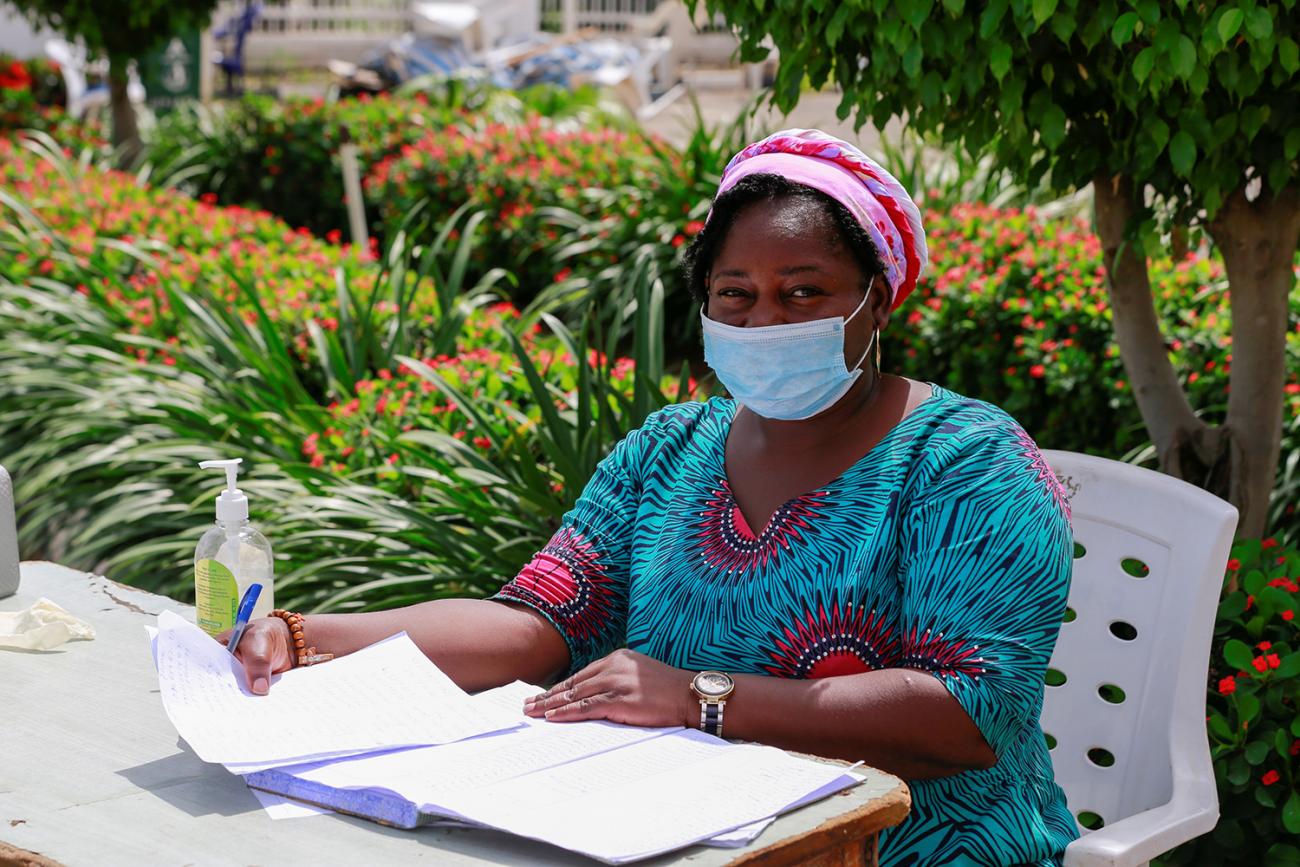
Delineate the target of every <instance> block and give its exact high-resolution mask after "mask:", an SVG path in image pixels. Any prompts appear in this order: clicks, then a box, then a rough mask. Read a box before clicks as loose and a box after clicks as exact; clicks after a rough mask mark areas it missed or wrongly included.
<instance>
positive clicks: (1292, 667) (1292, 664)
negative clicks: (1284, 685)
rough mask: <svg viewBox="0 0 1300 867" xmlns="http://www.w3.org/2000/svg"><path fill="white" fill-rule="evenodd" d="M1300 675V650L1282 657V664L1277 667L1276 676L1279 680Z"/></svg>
mask: <svg viewBox="0 0 1300 867" xmlns="http://www.w3.org/2000/svg"><path fill="white" fill-rule="evenodd" d="M1297 674H1300V650H1297V651H1296V652H1295V653H1288V654H1287V655H1286V656H1284V657H1282V664H1281V665H1279V666H1278V667H1277V671H1276V672H1275V675H1276V676H1277V677H1279V678H1284V677H1295V676H1296V675H1297Z"/></svg>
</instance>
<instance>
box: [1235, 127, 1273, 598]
mask: <svg viewBox="0 0 1300 867" xmlns="http://www.w3.org/2000/svg"><path fill="white" fill-rule="evenodd" d="M1252 108H1253V106H1252ZM1248 112H1249V109H1248V110H1247V111H1246V112H1242V118H1243V122H1244V119H1245V118H1246V117H1247V116H1248ZM1256 129H1258V127H1256ZM1252 135H1253V133H1252ZM1267 583H1268V576H1267V575H1265V574H1264V573H1263V572H1261V571H1259V570H1258V569H1252V570H1250V572H1248V573H1246V577H1245V578H1244V579H1242V582H1241V586H1242V587H1243V588H1245V590H1246V592H1247V593H1249V594H1250V595H1251V596H1258V595H1259V591H1261V590H1263V589H1264V585H1265V584H1267Z"/></svg>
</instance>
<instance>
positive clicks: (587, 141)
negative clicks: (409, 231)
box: [365, 115, 663, 300]
mask: <svg viewBox="0 0 1300 867" xmlns="http://www.w3.org/2000/svg"><path fill="white" fill-rule="evenodd" d="M653 148H654V146H653V145H652V144H651V143H650V142H649V141H648V140H647V139H646V138H645V137H644V136H642V135H640V134H634V133H628V132H624V131H622V130H618V129H609V128H603V129H598V130H591V129H557V128H556V127H555V126H554V125H553V124H551V123H550V122H548V121H547V120H546V119H545V118H543V117H541V116H539V115H532V116H529V117H527V118H526V119H525V120H524V121H523V122H522V123H518V124H504V123H487V124H484V125H482V126H480V127H478V128H474V129H465V128H462V127H460V126H451V127H447V128H444V129H441V130H434V131H431V132H429V133H428V134H427V135H425V136H423V137H422V138H420V139H419V140H417V141H416V142H415V143H414V144H412V145H410V146H408V147H404V148H402V150H401V151H400V152H399V153H396V154H394V155H392V156H390V157H388V158H387V159H384V160H381V161H380V162H379V163H378V164H376V165H375V166H374V167H373V169H372V171H371V172H370V173H369V175H368V176H367V177H366V180H365V190H366V197H367V199H368V200H369V201H373V202H377V203H379V205H378V207H379V213H380V216H381V218H382V219H383V221H384V224H385V226H386V227H387V228H386V229H385V232H384V234H386V235H391V234H392V233H393V231H394V227H395V226H396V225H398V224H399V223H400V222H401V221H402V220H404V219H405V218H406V214H407V213H408V212H409V211H410V210H411V208H412V207H413V206H415V205H416V204H417V203H419V202H427V203H428V206H429V208H430V210H431V211H432V212H433V213H446V212H449V211H454V210H455V209H456V208H459V207H461V206H463V205H465V204H466V203H470V202H472V203H474V204H475V205H476V206H477V207H482V208H485V209H488V210H490V211H491V213H492V214H493V219H492V220H491V221H490V222H489V223H486V224H484V229H485V230H486V231H485V233H484V239H483V240H484V244H483V247H482V250H481V254H480V255H481V258H482V260H483V262H485V263H487V262H500V261H508V262H511V263H512V266H513V267H514V269H515V270H516V273H517V274H518V277H519V281H520V286H521V292H520V293H519V294H518V295H517V297H518V298H520V299H521V300H531V297H532V295H533V294H535V292H536V291H537V289H538V288H539V287H544V286H547V285H549V284H550V283H552V282H555V281H556V279H557V278H556V276H555V275H556V272H557V266H556V262H555V258H554V257H553V256H552V255H551V251H550V248H551V247H552V246H553V242H554V241H555V240H556V238H557V232H556V230H555V228H553V227H552V225H551V222H552V218H553V214H554V209H564V210H566V211H568V212H570V213H572V212H577V213H578V214H580V215H582V216H583V217H585V218H587V219H594V218H595V217H597V216H603V212H602V206H603V205H604V204H605V203H607V202H608V196H607V195H605V194H603V193H602V192H593V191H603V190H608V189H610V188H613V187H621V186H622V185H624V184H627V185H630V186H639V187H648V188H650V189H651V190H652V191H653V190H654V189H655V188H657V187H658V186H659V177H658V176H656V175H655V174H654V173H653V172H652V167H653V163H652V160H651V154H652V152H654V151H653ZM660 152H661V153H662V152H663V151H662V150H661V151H660ZM625 213H626V212H625ZM607 234H608V233H604V235H601V237H602V239H603V237H604V236H605V235H607ZM596 246H600V247H601V249H600V250H599V252H597V251H596V250H592V249H590V248H589V250H588V252H587V253H586V255H585V257H584V260H585V261H584V262H583V267H584V268H585V269H586V270H588V271H592V270H595V268H596V267H598V266H599V265H600V264H603V263H604V262H605V261H609V260H613V259H616V258H617V255H618V254H617V253H616V252H607V248H605V247H604V246H603V245H596ZM561 279H562V278H561Z"/></svg>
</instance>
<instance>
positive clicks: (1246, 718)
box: [1166, 538, 1300, 867]
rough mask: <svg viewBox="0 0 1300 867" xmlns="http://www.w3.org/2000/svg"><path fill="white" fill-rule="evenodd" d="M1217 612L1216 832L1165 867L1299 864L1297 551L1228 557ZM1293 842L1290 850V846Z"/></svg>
mask: <svg viewBox="0 0 1300 867" xmlns="http://www.w3.org/2000/svg"><path fill="white" fill-rule="evenodd" d="M1228 578H1229V580H1230V581H1231V582H1232V583H1231V584H1230V585H1229V586H1230V587H1232V586H1234V585H1235V589H1231V590H1230V592H1228V593H1226V594H1225V595H1224V597H1223V600H1222V602H1220V604H1219V614H1218V622H1217V623H1216V625H1215V631H1214V649H1213V652H1212V655H1211V660H1210V677H1209V682H1210V695H1209V703H1208V708H1207V712H1208V714H1209V716H1208V717H1207V725H1208V727H1209V732H1210V748H1211V754H1212V755H1213V758H1214V770H1215V776H1216V778H1217V779H1218V784H1219V785H1218V788H1219V813H1220V818H1219V824H1218V827H1216V828H1215V829H1214V831H1213V832H1212V833H1211V834H1209V835H1207V836H1205V837H1201V838H1199V839H1197V840H1195V841H1193V842H1192V843H1189V844H1188V845H1186V846H1184V847H1182V848H1181V849H1179V850H1177V851H1175V852H1174V853H1173V854H1172V855H1171V856H1169V857H1168V858H1167V859H1166V863H1169V864H1198V865H1199V864H1241V865H1252V867H1253V865H1258V864H1290V863H1295V862H1296V861H1297V860H1300V850H1297V849H1296V847H1295V845H1294V841H1295V840H1296V839H1297V838H1298V836H1300V617H1297V615H1300V551H1298V550H1296V549H1294V548H1284V547H1283V546H1281V545H1279V544H1278V543H1277V542H1276V541H1275V540H1274V539H1272V538H1268V539H1264V540H1263V541H1262V542H1260V541H1250V542H1242V543H1239V544H1237V545H1236V546H1235V547H1234V548H1233V550H1232V559H1231V560H1229V561H1228ZM1287 841H1291V842H1287Z"/></svg>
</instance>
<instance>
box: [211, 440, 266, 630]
mask: <svg viewBox="0 0 1300 867" xmlns="http://www.w3.org/2000/svg"><path fill="white" fill-rule="evenodd" d="M240 463H242V459H240V458H235V459H233V460H227V461H201V462H200V463H199V466H200V467H202V468H203V469H205V470H207V469H222V470H225V471H226V489H225V490H224V491H222V492H221V495H220V496H219V497H217V525H216V526H215V527H213V528H212V529H210V530H208V531H207V532H206V533H204V534H203V538H202V539H200V540H199V546H198V548H196V549H195V551H194V604H195V607H196V608H197V609H198V610H197V621H198V624H199V626H200V627H201V628H202V629H203V631H204V632H207V633H208V634H209V635H218V634H220V633H222V632H224V631H225V630H227V629H230V628H231V627H232V626H234V625H235V612H236V610H237V609H238V608H239V600H240V599H242V598H243V596H244V591H245V590H247V589H248V585H249V584H254V583H256V584H261V585H262V593H261V595H260V596H259V597H258V599H257V605H256V606H254V608H253V617H264V616H266V615H267V614H269V613H270V611H271V609H272V608H274V607H275V583H274V581H275V575H274V566H273V561H272V559H271V543H270V542H268V541H267V540H266V537H265V536H263V535H262V534H261V533H259V532H258V531H257V530H256V528H254V527H253V525H252V524H250V523H249V522H248V497H246V496H244V492H243V491H241V490H239V489H238V488H236V487H235V476H236V475H237V474H238V473H239V465H240Z"/></svg>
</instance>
